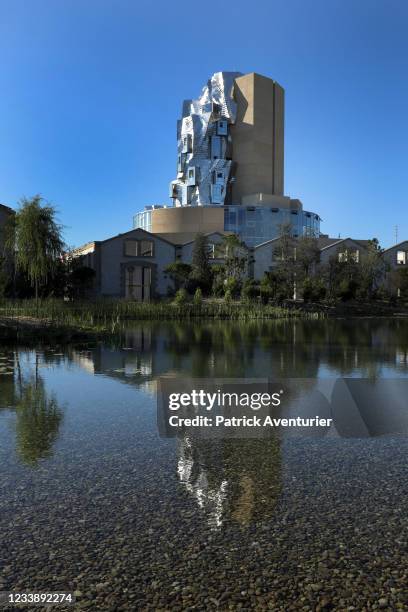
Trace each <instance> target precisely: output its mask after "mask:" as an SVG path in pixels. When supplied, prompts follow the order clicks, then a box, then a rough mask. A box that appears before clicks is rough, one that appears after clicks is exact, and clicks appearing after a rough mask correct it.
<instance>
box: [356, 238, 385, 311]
mask: <svg viewBox="0 0 408 612" xmlns="http://www.w3.org/2000/svg"><path fill="white" fill-rule="evenodd" d="M382 253H383V249H382V248H381V247H380V244H379V242H378V240H377V238H373V239H372V240H369V242H368V245H367V250H366V251H363V252H362V253H361V261H360V285H359V288H358V295H359V296H360V297H362V298H366V299H371V298H372V297H374V295H375V294H376V293H377V291H378V289H379V286H380V284H381V282H382V281H383V279H384V277H385V274H386V271H387V263H386V262H385V261H384V259H383V256H382Z"/></svg>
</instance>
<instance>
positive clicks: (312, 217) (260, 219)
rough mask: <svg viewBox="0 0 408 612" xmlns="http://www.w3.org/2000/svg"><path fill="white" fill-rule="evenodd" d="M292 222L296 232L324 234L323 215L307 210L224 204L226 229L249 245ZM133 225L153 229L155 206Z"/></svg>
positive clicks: (144, 211) (298, 234)
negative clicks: (321, 232) (321, 229)
mask: <svg viewBox="0 0 408 612" xmlns="http://www.w3.org/2000/svg"><path fill="white" fill-rule="evenodd" d="M286 224H290V226H291V228H292V235H293V236H294V237H299V236H305V235H307V236H315V237H316V238H318V237H319V235H320V217H319V215H316V214H315V213H312V212H308V211H306V210H291V209H289V208H274V207H269V206H242V205H230V206H224V230H225V231H228V232H234V234H238V236H240V238H241V240H243V241H244V242H245V244H246V245H247V246H249V247H253V246H256V245H257V244H262V243H263V242H266V241H267V240H271V239H272V238H277V237H278V236H279V234H280V228H281V226H282V225H286ZM133 227H134V228H135V229H136V228H138V227H140V228H142V229H144V230H146V231H148V232H151V231H152V210H143V211H141V212H139V213H137V214H136V215H135V216H134V217H133Z"/></svg>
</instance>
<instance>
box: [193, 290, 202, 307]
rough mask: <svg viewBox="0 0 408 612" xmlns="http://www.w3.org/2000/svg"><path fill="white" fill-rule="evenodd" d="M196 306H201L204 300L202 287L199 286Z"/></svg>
mask: <svg viewBox="0 0 408 612" xmlns="http://www.w3.org/2000/svg"><path fill="white" fill-rule="evenodd" d="M193 301H194V306H201V304H202V302H203V292H202V291H201V289H200V287H197V289H196V291H195V294H194V300H193Z"/></svg>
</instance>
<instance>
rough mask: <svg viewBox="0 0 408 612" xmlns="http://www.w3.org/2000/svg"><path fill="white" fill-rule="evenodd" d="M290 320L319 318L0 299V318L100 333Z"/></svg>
mask: <svg viewBox="0 0 408 612" xmlns="http://www.w3.org/2000/svg"><path fill="white" fill-rule="evenodd" d="M289 317H307V318H318V317H319V315H318V314H317V313H304V312H302V311H301V310H300V309H296V308H281V307H278V306H273V305H269V304H268V305H262V304H257V303H244V302H232V303H226V302H223V301H219V300H218V301H217V300H205V301H203V303H202V304H200V305H195V304H193V303H190V302H189V303H185V304H179V305H176V304H173V303H171V302H169V301H161V302H151V303H147V302H132V301H128V300H99V301H95V302H63V301H62V300H51V299H47V300H39V302H38V304H37V303H36V301H35V300H3V301H0V319H1V318H3V320H4V319H6V320H10V319H12V320H15V321H16V323H18V321H22V320H27V319H32V320H35V321H37V322H42V323H44V325H49V326H50V325H52V326H57V327H61V326H62V327H75V328H79V329H93V330H100V331H103V330H105V331H115V329H116V328H117V326H118V325H119V324H120V323H121V322H123V321H125V320H132V319H133V320H160V319H161V320H164V319H167V320H168V319H179V320H181V319H193V318H202V319H233V320H252V319H282V318H289Z"/></svg>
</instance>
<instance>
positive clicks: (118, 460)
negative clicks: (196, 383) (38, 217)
mask: <svg viewBox="0 0 408 612" xmlns="http://www.w3.org/2000/svg"><path fill="white" fill-rule="evenodd" d="M163 376H165V377H172V378H177V377H180V378H183V379H185V378H191V377H192V378H264V377H266V378H271V379H273V378H280V379H285V378H288V379H289V378H290V379H297V378H298V379H313V380H316V381H319V380H329V379H332V380H335V379H338V378H347V379H348V378H352V379H353V378H364V379H369V380H370V381H374V383H375V384H377V383H378V381H380V382H381V381H387V380H396V379H398V381H402V382H403V383H404V384H405V379H408V320H404V319H395V320H387V319H355V320H353V319H350V320H321V321H304V320H296V321H294V320H291V321H264V322H250V323H235V322H234V323H232V322H225V321H220V322H205V321H202V322H199V323H188V322H174V321H172V322H152V323H149V322H140V323H131V324H129V325H128V326H127V327H126V328H124V329H123V330H122V331H121V332H120V334H118V335H117V336H115V337H112V338H111V339H109V340H105V341H103V342H102V341H101V342H100V341H94V342H90V343H82V344H77V345H69V344H68V345H63V346H60V345H58V346H56V345H52V344H45V343H44V344H42V345H40V346H37V347H35V348H33V347H27V346H2V347H1V348H0V441H1V445H0V542H1V546H0V567H1V573H0V590H3V591H5V590H13V591H21V590H31V591H37V592H38V591H42V592H44V591H53V592H54V591H72V592H75V594H76V603H75V606H74V607H75V609H78V610H80V609H90V610H104V611H109V610H119V609H120V610H141V609H146V610H150V609H151V610H186V609H200V610H204V609H205V610H207V609H226V610H228V609H230V610H237V609H238V610H239V609H243V610H247V609H259V610H264V609H265V610H282V611H288V610H326V609H336V610H340V609H341V610H343V609H344V610H346V609H355V610H362V609H375V608H376V607H377V608H384V609H391V610H395V609H406V608H405V605H406V602H407V600H408V593H407V586H406V585H407V582H408V580H407V567H408V557H407V516H408V469H407V451H408V443H407V437H406V435H405V431H404V432H399V431H394V430H393V431H391V432H385V433H384V435H382V433H383V432H381V431H380V432H374V433H373V431H371V432H368V434H367V435H361V436H360V435H353V436H342V435H327V436H323V437H288V438H280V437H276V436H272V437H271V438H269V439H256V438H248V439H223V438H218V439H216V440H212V439H199V438H194V437H193V438H191V437H189V436H184V437H183V436H181V437H178V438H165V437H162V436H160V435H159V432H158V426H157V414H156V413H157V408H156V394H157V381H158V379H159V378H160V377H163ZM399 399H400V400H401V398H399ZM405 402H406V412H407V413H408V400H407V399H406V396H404V397H403V409H405V408H404V406H405ZM400 403H401V402H400ZM400 408H401V406H400ZM387 409H388V408H387V406H385V407H384V410H387ZM352 606H354V608H353V607H352ZM26 609H27V608H26ZM36 609H38V608H36ZM60 609H64V606H60ZM67 609H72V608H67Z"/></svg>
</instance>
